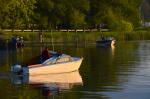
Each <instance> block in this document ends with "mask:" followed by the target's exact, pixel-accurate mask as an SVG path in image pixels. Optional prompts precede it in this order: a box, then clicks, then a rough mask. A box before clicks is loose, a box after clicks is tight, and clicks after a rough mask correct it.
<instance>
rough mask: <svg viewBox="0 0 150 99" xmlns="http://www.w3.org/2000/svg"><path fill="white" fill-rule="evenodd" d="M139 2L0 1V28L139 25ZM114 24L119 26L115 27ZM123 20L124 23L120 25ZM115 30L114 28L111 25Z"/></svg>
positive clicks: (128, 0)
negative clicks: (102, 24)
mask: <svg viewBox="0 0 150 99" xmlns="http://www.w3.org/2000/svg"><path fill="white" fill-rule="evenodd" d="M141 2H142V0H0V27H3V28H7V27H9V28H10V27H11V28H12V29H13V28H20V27H21V26H24V25H26V28H30V26H31V25H33V26H36V27H37V28H40V29H45V28H52V27H53V28H56V27H58V28H82V27H83V26H85V25H87V26H89V27H95V26H98V25H99V24H101V23H104V24H107V25H108V26H110V27H108V28H111V25H112V23H113V24H124V22H125V24H127V23H129V24H131V27H132V25H133V26H134V27H137V26H139V25H140V21H141V18H140V15H139V14H140V13H139V7H140V5H141ZM115 20H118V21H119V20H120V21H121V23H120V22H118V23H117V22H116V23H114V21H115ZM122 20H124V21H122ZM114 26H115V25H114Z"/></svg>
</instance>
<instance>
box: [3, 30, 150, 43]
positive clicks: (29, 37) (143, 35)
mask: <svg viewBox="0 0 150 99" xmlns="http://www.w3.org/2000/svg"><path fill="white" fill-rule="evenodd" d="M101 34H102V35H104V36H105V37H107V36H113V37H115V38H116V40H118V41H128V40H150V32H149V31H136V32H130V33H129V32H77V33H76V32H52V36H53V41H54V42H76V41H78V42H95V40H96V39H97V38H98V36H100V35H101ZM16 35H17V36H22V37H24V40H25V41H31V42H38V41H39V33H38V32H3V31H1V32H0V40H1V41H5V42H6V41H9V40H10V39H11V37H12V36H16ZM52 36H51V33H50V32H43V39H44V42H51V40H52Z"/></svg>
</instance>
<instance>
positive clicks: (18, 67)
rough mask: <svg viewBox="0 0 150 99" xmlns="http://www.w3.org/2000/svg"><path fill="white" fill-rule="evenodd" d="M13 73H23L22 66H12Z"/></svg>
mask: <svg viewBox="0 0 150 99" xmlns="http://www.w3.org/2000/svg"><path fill="white" fill-rule="evenodd" d="M11 72H13V73H17V74H20V73H22V66H21V65H18V64H16V65H12V66H11Z"/></svg>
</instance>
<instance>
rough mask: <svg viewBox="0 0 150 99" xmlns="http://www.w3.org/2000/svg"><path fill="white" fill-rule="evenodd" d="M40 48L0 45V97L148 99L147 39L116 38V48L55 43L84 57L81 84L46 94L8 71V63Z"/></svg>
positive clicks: (149, 62)
mask: <svg viewBox="0 0 150 99" xmlns="http://www.w3.org/2000/svg"><path fill="white" fill-rule="evenodd" d="M41 49H42V47H39V46H27V47H24V48H23V49H17V50H12V49H7V48H0V98H1V99H47V98H48V99H150V41H140V42H118V43H117V45H116V47H115V48H97V47H96V46H95V45H87V46H78V47H75V46H73V45H68V46H63V45H57V46H55V50H56V51H58V52H63V53H66V54H69V55H71V56H82V57H84V60H83V63H82V65H81V67H80V70H79V73H80V76H81V78H82V84H78V85H74V84H72V85H70V87H69V88H68V89H65V90H64V89H61V90H60V92H59V93H56V94H51V95H49V96H47V97H46V96H44V95H43V94H42V93H43V92H42V88H40V87H36V86H37V85H31V84H17V81H16V83H14V79H13V78H12V76H11V74H10V66H11V65H13V64H15V63H18V64H23V63H25V62H26V61H29V60H30V59H31V58H32V57H34V56H37V55H39V54H40V52H41ZM49 49H52V48H51V47H50V46H49ZM12 79H13V80H12ZM43 83H44V82H43ZM58 87H59V86H58Z"/></svg>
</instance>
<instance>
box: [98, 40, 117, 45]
mask: <svg viewBox="0 0 150 99" xmlns="http://www.w3.org/2000/svg"><path fill="white" fill-rule="evenodd" d="M96 45H97V46H113V45H115V40H100V41H96Z"/></svg>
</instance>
